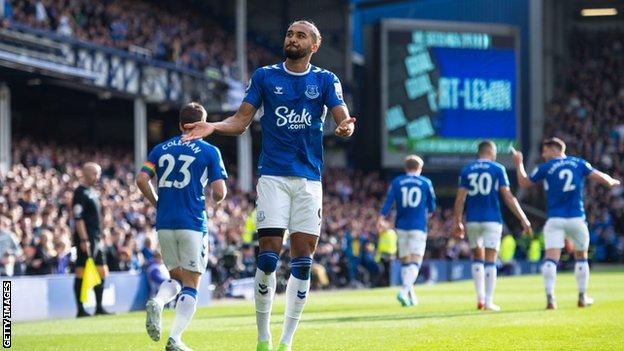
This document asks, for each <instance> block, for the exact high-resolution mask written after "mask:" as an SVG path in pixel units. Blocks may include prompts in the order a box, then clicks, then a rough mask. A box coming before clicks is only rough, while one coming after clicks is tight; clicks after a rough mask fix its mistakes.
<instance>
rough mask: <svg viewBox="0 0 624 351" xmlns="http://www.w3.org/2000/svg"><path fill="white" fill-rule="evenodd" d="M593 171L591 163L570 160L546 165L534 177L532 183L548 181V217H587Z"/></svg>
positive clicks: (567, 158)
mask: <svg viewBox="0 0 624 351" xmlns="http://www.w3.org/2000/svg"><path fill="white" fill-rule="evenodd" d="M592 171H593V168H592V166H591V165H590V164H589V163H587V161H585V160H583V159H580V158H576V157H570V156H568V157H558V158H554V159H552V160H550V161H548V162H545V163H543V164H541V165H540V166H539V167H537V168H536V169H535V170H534V171H533V172H532V173H531V180H532V181H534V182H535V181H539V180H541V179H543V180H544V189H545V190H546V197H547V202H548V217H562V218H572V217H585V209H584V205H583V189H584V184H585V177H586V176H588V175H589V174H590V173H591V172H592Z"/></svg>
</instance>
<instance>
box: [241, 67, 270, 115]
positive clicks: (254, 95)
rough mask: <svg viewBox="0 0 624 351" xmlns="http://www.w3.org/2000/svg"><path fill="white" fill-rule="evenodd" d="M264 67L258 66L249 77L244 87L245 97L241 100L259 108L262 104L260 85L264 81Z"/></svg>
mask: <svg viewBox="0 0 624 351" xmlns="http://www.w3.org/2000/svg"><path fill="white" fill-rule="evenodd" d="M264 75H265V74H264V69H263V68H258V69H257V70H256V71H255V72H254V74H253V75H252V76H251V79H249V84H248V85H247V88H246V89H245V97H244V98H243V102H247V103H250V104H252V105H253V106H254V107H255V108H260V105H262V88H261V85H262V83H263V81H264Z"/></svg>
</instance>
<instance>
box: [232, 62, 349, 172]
mask: <svg viewBox="0 0 624 351" xmlns="http://www.w3.org/2000/svg"><path fill="white" fill-rule="evenodd" d="M243 101H244V102H248V103H250V104H252V105H253V106H255V107H256V108H258V109H260V107H261V106H262V109H263V111H264V114H263V116H262V118H261V120H260V123H261V125H262V151H261V153H260V160H259V162H258V174H259V175H274V176H293V177H303V178H306V179H310V180H321V172H322V169H323V123H324V121H325V115H326V114H327V109H332V108H333V107H335V106H338V105H344V101H343V99H342V87H341V85H340V81H339V80H338V77H336V75H335V74H333V73H332V72H329V71H327V70H324V69H321V68H318V67H315V66H313V65H310V67H309V68H308V70H307V71H305V72H301V73H295V72H291V71H288V70H287V69H286V67H285V63H281V64H276V65H272V66H265V67H262V68H259V69H257V70H256V71H255V72H254V74H253V76H252V77H251V81H250V82H249V86H248V87H247V91H246V93H245V98H244V99H243Z"/></svg>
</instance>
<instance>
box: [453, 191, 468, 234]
mask: <svg viewBox="0 0 624 351" xmlns="http://www.w3.org/2000/svg"><path fill="white" fill-rule="evenodd" d="M466 195H468V189H466V188H463V187H459V188H458V189H457V195H456V196H455V206H454V213H453V219H454V220H455V228H454V229H453V235H454V236H456V237H458V238H460V239H462V238H463V237H464V234H465V230H464V223H462V221H463V217H464V204H465V203H466Z"/></svg>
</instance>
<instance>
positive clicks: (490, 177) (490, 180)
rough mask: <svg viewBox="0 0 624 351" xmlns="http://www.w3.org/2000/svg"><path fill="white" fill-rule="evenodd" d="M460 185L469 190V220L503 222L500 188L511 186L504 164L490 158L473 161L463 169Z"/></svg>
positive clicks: (467, 214)
mask: <svg viewBox="0 0 624 351" xmlns="http://www.w3.org/2000/svg"><path fill="white" fill-rule="evenodd" d="M459 186H460V187H462V188H465V189H467V190H468V194H467V195H466V206H465V208H466V221H467V222H498V223H503V218H502V216H501V211H500V201H499V196H498V189H499V188H500V187H502V186H504V187H509V178H507V171H505V167H504V166H503V165H501V164H500V163H498V162H494V161H489V160H476V161H473V162H471V163H469V164H467V165H466V166H465V167H464V168H463V169H462V171H461V173H460V175H459Z"/></svg>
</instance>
